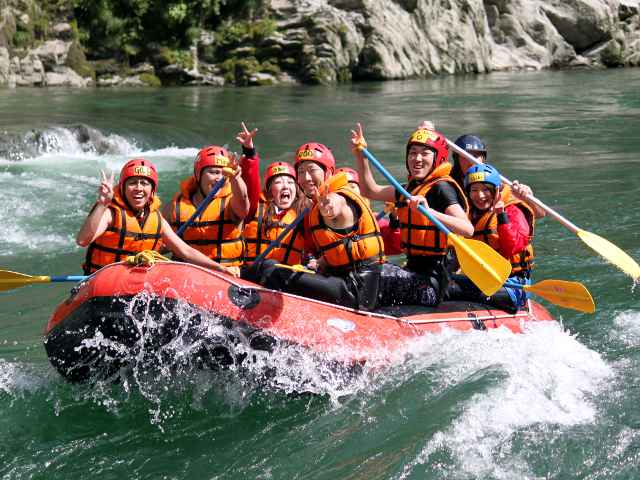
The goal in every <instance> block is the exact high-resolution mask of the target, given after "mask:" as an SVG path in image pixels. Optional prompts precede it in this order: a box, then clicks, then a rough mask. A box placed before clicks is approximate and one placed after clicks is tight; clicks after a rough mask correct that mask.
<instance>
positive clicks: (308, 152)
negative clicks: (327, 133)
mask: <svg viewBox="0 0 640 480" xmlns="http://www.w3.org/2000/svg"><path fill="white" fill-rule="evenodd" d="M302 162H315V163H317V164H318V165H320V166H321V167H322V169H323V170H324V171H325V172H328V173H329V175H333V172H334V171H335V169H336V160H335V158H333V153H331V150H330V149H329V148H328V147H327V146H325V145H323V144H321V143H314V142H311V143H305V144H303V145H301V146H300V148H298V150H297V151H296V161H295V162H294V164H293V166H294V168H295V169H296V170H297V169H298V165H299V164H300V163H302Z"/></svg>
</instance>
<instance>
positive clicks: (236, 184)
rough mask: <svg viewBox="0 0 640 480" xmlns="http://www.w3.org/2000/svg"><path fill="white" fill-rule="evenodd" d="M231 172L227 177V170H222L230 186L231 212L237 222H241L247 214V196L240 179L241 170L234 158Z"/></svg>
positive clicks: (242, 181)
mask: <svg viewBox="0 0 640 480" xmlns="http://www.w3.org/2000/svg"><path fill="white" fill-rule="evenodd" d="M232 171H233V173H232V174H229V175H227V173H226V172H227V170H226V169H225V170H223V172H224V173H225V175H227V176H228V178H229V184H230V185H231V193H232V195H231V202H230V205H231V211H232V212H233V215H234V216H235V217H236V219H237V220H239V221H242V220H244V219H245V217H246V216H247V214H248V213H249V195H248V194H247V185H246V184H245V183H244V180H243V179H242V168H240V165H239V164H238V163H237V162H236V159H235V158H234V159H233V169H232Z"/></svg>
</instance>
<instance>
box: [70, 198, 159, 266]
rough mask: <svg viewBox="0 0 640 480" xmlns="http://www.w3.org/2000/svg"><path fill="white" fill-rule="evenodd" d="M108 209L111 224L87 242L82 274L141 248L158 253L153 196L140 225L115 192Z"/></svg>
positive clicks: (156, 209)
mask: <svg viewBox="0 0 640 480" xmlns="http://www.w3.org/2000/svg"><path fill="white" fill-rule="evenodd" d="M109 209H110V210H111V213H112V215H113V223H112V224H111V225H110V226H109V227H108V228H107V230H106V231H105V232H104V233H103V234H102V235H100V236H99V237H98V238H96V239H95V240H94V241H93V242H91V243H90V244H89V247H88V248H87V255H86V257H85V261H84V264H83V265H82V268H83V270H84V273H85V275H89V274H91V273H93V272H95V271H96V270H99V269H100V268H102V267H104V266H105V265H109V264H110V263H115V262H120V261H122V260H124V259H125V258H126V257H127V256H129V255H135V254H136V253H140V252H142V251H144V250H155V251H157V252H159V251H160V247H161V246H162V241H161V238H162V235H161V232H162V215H161V214H160V199H158V197H157V196H154V198H153V201H152V202H151V205H150V206H149V214H148V215H147V218H146V219H145V221H144V224H143V225H140V222H139V221H138V218H137V217H136V215H135V213H134V212H133V211H132V210H131V209H130V208H129V206H128V205H127V204H126V202H125V201H124V200H123V199H122V197H121V196H120V194H119V193H118V192H116V193H115V194H114V196H113V200H112V201H111V204H110V205H109Z"/></svg>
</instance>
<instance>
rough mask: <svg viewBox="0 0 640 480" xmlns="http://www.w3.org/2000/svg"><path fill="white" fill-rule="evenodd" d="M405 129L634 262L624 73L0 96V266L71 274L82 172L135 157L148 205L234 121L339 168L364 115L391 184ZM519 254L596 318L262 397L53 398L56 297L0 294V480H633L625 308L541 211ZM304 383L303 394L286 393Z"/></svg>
mask: <svg viewBox="0 0 640 480" xmlns="http://www.w3.org/2000/svg"><path fill="white" fill-rule="evenodd" d="M425 118H426V119H431V120H433V121H434V122H435V123H436V126H437V128H438V129H439V130H441V131H443V132H444V133H446V134H447V135H449V136H450V138H452V139H453V138H455V137H457V136H458V135H460V134H462V133H469V132H474V133H477V134H478V135H480V136H481V137H482V138H483V139H485V140H486V142H487V144H488V146H489V161H490V162H491V163H493V164H494V165H496V166H497V167H498V168H499V169H500V170H501V172H502V173H503V174H504V175H505V176H507V177H508V178H510V179H519V180H521V181H523V182H525V183H528V184H529V185H531V186H532V187H533V188H534V191H535V193H536V195H537V196H538V197H539V198H541V199H542V200H543V201H545V202H546V203H547V204H548V205H550V206H552V207H553V208H556V209H557V210H558V211H559V212H560V213H561V214H563V215H564V216H566V217H567V218H568V219H570V220H571V221H573V222H574V223H576V224H577V225H578V226H580V227H582V228H583V229H585V230H588V231H592V232H595V233H598V234H599V235H601V236H603V237H604V238H606V239H608V240H610V241H612V242H614V243H615V244H616V245H618V246H619V247H621V248H622V249H623V250H625V251H626V252H627V253H629V254H630V255H631V256H632V257H634V258H635V259H636V260H640V236H639V234H638V231H639V230H640V214H639V213H638V202H639V200H638V198H639V196H638V193H639V187H638V184H639V182H640V173H639V170H638V167H639V166H640V160H639V156H640V135H639V134H638V132H640V70H638V69H635V70H633V69H630V70H613V71H603V72H542V73H527V74H492V75H485V76H473V77H446V78H438V79H434V80H428V81H427V80H425V81H407V82H387V83H361V84H355V85H343V86H336V87H291V88H289V87H283V88H279V87H278V88H259V89H230V90H227V89H201V88H193V89H188V88H181V89H162V90H87V91H77V90H63V89H61V90H56V89H51V90H47V89H36V90H30V89H18V90H0V219H1V222H2V226H1V227H0V268H2V269H8V270H14V271H19V272H23V273H27V274H33V275H51V274H79V273H80V263H81V262H82V256H83V252H82V250H81V249H79V248H78V247H76V246H75V243H74V241H73V239H74V236H75V233H76V231H77V230H78V228H79V226H80V224H81V222H82V220H83V219H84V217H85V215H86V212H87V211H88V209H89V207H90V205H91V204H92V202H93V201H94V199H95V194H96V189H97V186H98V179H99V174H98V172H99V170H100V169H107V170H109V169H110V170H116V171H117V170H119V168H120V166H121V165H122V164H123V162H124V161H125V160H126V159H128V158H132V157H133V156H134V155H135V156H139V155H144V156H145V157H147V158H149V159H151V160H153V161H154V162H155V163H156V164H157V165H158V167H159V171H160V179H161V180H160V186H159V193H160V196H161V198H163V199H164V200H168V199H169V198H170V196H171V195H172V193H173V192H174V191H175V190H176V188H177V184H178V181H179V180H180V179H181V178H182V177H183V176H186V175H187V174H188V172H189V171H190V168H191V162H192V159H193V157H194V155H195V154H196V152H197V148H198V147H200V146H202V145H205V144H209V143H218V144H229V145H230V146H232V147H234V145H236V142H235V140H234V137H235V134H236V133H237V132H238V131H239V126H240V121H242V120H244V121H245V122H246V123H247V124H248V125H249V127H258V128H259V130H260V131H259V133H258V136H257V139H256V143H257V146H258V150H259V152H260V154H261V156H262V159H263V160H262V165H263V166H264V165H266V163H267V162H270V161H276V160H289V161H290V160H292V158H293V151H294V150H295V148H296V147H297V146H298V145H299V144H301V143H302V142H305V141H318V142H322V143H326V144H328V145H329V146H331V147H332V148H333V149H334V152H335V153H336V158H337V159H338V163H339V164H341V165H348V164H350V163H351V157H350V153H349V149H348V137H349V129H350V128H352V127H353V125H354V124H355V122H356V121H361V122H363V123H364V125H365V132H366V135H367V139H368V142H369V150H370V151H371V152H372V153H374V154H375V155H376V156H377V158H378V159H380V160H381V161H382V162H383V163H385V164H386V165H387V166H388V167H389V169H390V170H391V172H392V173H394V174H395V175H397V176H402V175H403V170H404V159H403V151H404V142H405V139H406V137H407V135H408V134H409V132H410V131H411V130H412V129H413V127H415V126H416V125H417V124H418V123H419V122H420V121H421V120H423V119H425ZM85 127H86V128H85ZM79 132H80V133H83V135H81V134H80V133H79ZM84 134H86V135H84ZM234 148H235V149H236V150H239V148H237V147H234ZM535 246H536V249H537V265H538V268H537V271H536V279H537V280H541V279H544V278H556V279H565V280H574V281H580V282H582V283H584V284H585V285H586V286H587V287H588V288H589V290H590V291H591V293H592V294H593V297H594V299H595V301H596V304H597V312H596V313H595V314H594V315H586V314H580V313H577V312H574V311H571V310H563V309H559V308H558V307H554V306H553V305H550V304H547V306H548V307H549V309H550V311H551V312H552V313H553V315H554V316H555V317H556V318H557V319H558V320H559V323H554V324H548V325H535V326H533V327H532V328H530V330H529V331H528V332H527V333H525V334H523V335H515V334H512V333H510V332H507V331H502V330H498V331H489V332H476V331H474V332H470V333H456V332H452V331H445V332H444V333H442V334H438V335H427V336H425V337H424V338H422V339H420V340H419V341H418V342H416V344H415V345H412V346H411V351H410V352H407V353H408V357H407V359H406V360H405V361H403V362H398V364H396V365H394V366H392V367H391V368H390V369H388V370H385V371H383V372H376V373H375V374H372V376H371V377H369V378H361V379H357V380H353V383H351V384H349V383H348V382H347V384H346V385H345V382H344V381H336V380H335V379H334V378H332V377H331V375H328V374H322V372H320V373H319V372H318V369H319V368H320V367H319V366H318V365H317V364H314V363H313V362H311V361H310V360H309V359H305V358H304V356H301V355H298V354H294V353H291V354H287V353H286V352H283V353H282V355H281V358H271V359H269V360H268V361H269V362H272V366H275V367H277V370H278V376H279V388H275V389H274V388H261V387H260V382H259V381H256V379H255V378H254V379H247V378H244V377H241V376H238V375H235V372H233V371H232V372H227V373H224V374H213V373H211V372H206V371H200V372H191V374H189V375H185V376H180V375H177V376H176V375H170V374H168V375H160V377H161V378H160V379H157V378H156V377H157V375H151V376H145V373H146V372H137V373H136V374H135V375H134V376H133V378H130V379H128V380H124V381H122V382H121V383H118V384H115V385H114V384H101V383H98V384H95V385H91V386H87V385H80V386H78V385H71V384H68V383H66V382H65V381H63V380H62V379H61V378H60V377H59V376H58V374H57V373H56V372H55V370H54V369H53V368H52V367H51V366H50V365H49V363H48V361H47V358H46V354H45V352H44V348H43V345H42V332H43V329H44V326H45V324H46V321H47V318H48V316H49V315H50V314H51V312H52V311H53V309H54V308H55V306H56V305H57V304H58V303H59V302H60V301H62V300H63V299H64V298H65V296H66V294H67V293H68V291H69V289H70V287H71V285H70V284H48V285H36V286H29V287H24V288H20V289H16V290H12V291H7V292H2V293H0V477H1V478H6V479H17V478H20V479H21V478H47V479H54V478H61V479H62V478H64V479H73V478H89V477H93V478H136V479H146V478H153V479H156V478H211V479H213V478H215V479H226V478H260V479H291V478H299V479H303V478H304V479H310V478H311V479H335V478H345V479H346V478H349V479H387V478H392V479H423V478H434V479H445V478H446V479H452V478H454V479H475V478H491V479H493V478H504V479H512V478H558V479H565V478H589V479H603V478H607V479H611V478H615V479H623V478H628V479H633V478H638V477H639V476H640V410H639V409H638V405H639V404H640V382H639V381H638V379H639V378H640V297H639V293H638V291H637V290H635V291H634V290H633V288H632V287H633V285H632V282H631V281H630V279H629V278H628V277H626V276H625V275H624V274H623V273H621V272H619V271H618V270H617V269H615V268H614V267H612V266H610V265H608V264H607V263H605V262H604V261H602V260H601V259H600V258H599V257H597V255H595V254H594V253H593V252H592V251H591V250H590V249H588V248H587V247H585V246H584V245H583V244H582V242H581V241H580V240H579V239H578V238H577V237H576V236H575V235H574V234H572V233H571V232H569V231H568V230H566V229H565V228H564V227H562V226H561V225H560V224H558V223H557V222H555V221H554V220H552V219H550V218H547V219H544V220H543V221H541V222H539V224H538V226H537V231H536V240H535ZM543 303H544V302H543ZM325 373H326V372H325ZM176 377H177V378H176ZM311 384H312V385H313V389H312V390H313V391H314V392H316V394H315V395H309V394H307V393H302V392H305V391H308V390H309V388H307V387H308V386H309V385H311Z"/></svg>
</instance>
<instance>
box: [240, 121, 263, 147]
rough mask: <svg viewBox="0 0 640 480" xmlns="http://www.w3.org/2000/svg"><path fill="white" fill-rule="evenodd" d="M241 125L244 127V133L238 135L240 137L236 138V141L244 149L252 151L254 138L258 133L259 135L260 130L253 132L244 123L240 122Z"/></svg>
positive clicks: (255, 129)
mask: <svg viewBox="0 0 640 480" xmlns="http://www.w3.org/2000/svg"><path fill="white" fill-rule="evenodd" d="M240 125H242V131H241V132H240V133H238V135H237V136H236V140H238V142H240V144H241V145H242V146H243V147H244V148H246V149H249V150H252V149H253V138H254V137H255V136H256V133H258V129H257V128H254V129H253V130H251V131H249V129H248V128H247V126H246V125H245V124H244V122H240Z"/></svg>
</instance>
